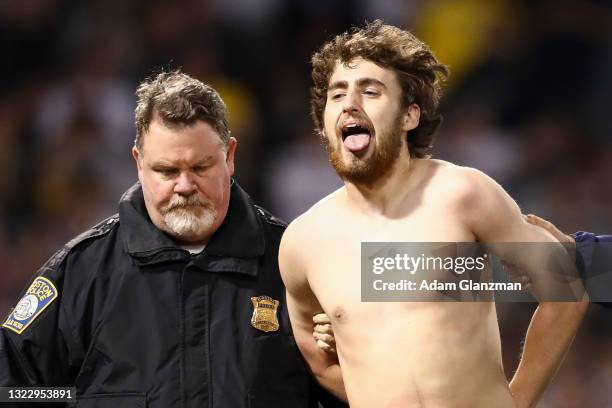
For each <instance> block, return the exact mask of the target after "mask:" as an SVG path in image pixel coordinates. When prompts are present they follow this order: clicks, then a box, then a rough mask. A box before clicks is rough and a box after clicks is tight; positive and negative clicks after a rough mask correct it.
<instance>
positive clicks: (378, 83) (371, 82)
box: [357, 78, 387, 89]
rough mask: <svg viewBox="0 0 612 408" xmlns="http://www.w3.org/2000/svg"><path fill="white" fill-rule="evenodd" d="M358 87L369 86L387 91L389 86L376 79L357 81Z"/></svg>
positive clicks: (360, 79)
mask: <svg viewBox="0 0 612 408" xmlns="http://www.w3.org/2000/svg"><path fill="white" fill-rule="evenodd" d="M357 85H358V86H361V87H363V86H368V85H376V86H379V87H381V88H383V89H387V85H385V84H384V83H383V82H382V81H379V80H378V79H375V78H359V79H358V80H357Z"/></svg>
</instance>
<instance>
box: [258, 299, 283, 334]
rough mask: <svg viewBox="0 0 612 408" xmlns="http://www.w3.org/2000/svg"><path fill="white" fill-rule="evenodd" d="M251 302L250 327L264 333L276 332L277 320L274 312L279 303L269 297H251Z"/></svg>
mask: <svg viewBox="0 0 612 408" xmlns="http://www.w3.org/2000/svg"><path fill="white" fill-rule="evenodd" d="M251 302H253V317H252V318H251V325H252V326H253V327H254V328H256V329H258V330H261V331H264V332H266V333H267V332H273V331H277V330H278V327H279V326H278V319H277V318H276V311H277V310H278V305H279V302H278V300H274V299H272V298H271V297H269V296H257V297H252V298H251Z"/></svg>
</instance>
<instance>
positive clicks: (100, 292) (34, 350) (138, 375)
mask: <svg viewBox="0 0 612 408" xmlns="http://www.w3.org/2000/svg"><path fill="white" fill-rule="evenodd" d="M136 94H137V97H138V105H137V108H136V112H135V116H136V127H137V136H136V141H135V146H134V148H133V151H132V152H133V156H134V159H135V160H136V165H137V168H138V178H139V183H137V184H136V185H134V186H133V187H132V188H130V189H129V190H128V191H127V192H126V193H125V194H124V195H123V197H122V198H121V201H120V203H119V213H118V214H116V215H114V216H112V217H110V218H108V219H107V220H104V221H103V222H101V223H100V224H98V225H97V226H95V227H93V228H92V229H90V230H89V231H86V232H85V233H83V234H81V235H80V236H78V237H76V238H75V239H73V240H72V241H70V242H69V243H68V244H67V245H66V246H65V247H64V248H63V249H61V250H60V251H59V252H57V253H56V254H55V255H53V256H52V257H51V259H49V260H48V261H47V263H45V264H44V265H43V267H42V268H41V269H40V270H39V271H38V273H37V274H36V276H35V277H34V278H33V279H32V281H31V282H30V284H29V286H28V287H27V289H26V290H25V292H24V293H23V294H22V297H21V300H20V301H19V302H18V303H17V305H16V306H15V308H14V309H13V310H12V311H11V313H10V314H9V316H8V317H7V318H6V320H5V321H4V322H3V324H2V328H1V331H0V386H73V385H74V386H75V387H76V391H77V396H78V405H77V406H78V407H100V408H105V407H113V408H121V407H150V408H157V407H159V408H168V407H181V408H188V407H211V408H213V407H214V408H221V407H231V408H241V407H245V408H246V407H251V408H255V407H274V408H285V407H286V408H300V407H314V406H317V403H316V398H315V396H314V388H313V384H312V380H311V377H310V375H309V373H308V371H307V369H306V368H305V365H304V362H303V360H302V358H301V356H300V354H299V351H298V349H297V348H296V345H295V342H294V339H293V337H292V333H291V326H290V323H289V320H288V316H287V312H286V303H285V291H284V287H283V284H282V281H281V278H280V274H279V270H278V264H277V255H278V245H279V241H280V238H281V235H282V233H283V231H284V229H285V224H284V223H283V222H281V221H279V220H278V219H276V218H275V217H273V216H272V215H270V214H269V213H268V212H266V211H265V210H263V209H262V208H260V207H258V206H257V205H255V204H253V202H252V201H251V199H250V198H249V196H248V195H247V194H246V193H245V192H244V190H242V189H241V188H240V186H239V185H238V183H236V182H234V181H233V179H232V175H233V173H234V154H235V152H236V140H235V139H234V138H233V137H230V132H229V130H228V124H227V111H226V107H225V104H224V103H223V101H222V100H221V98H220V97H219V95H218V94H217V92H216V91H215V90H214V89H212V88H211V87H209V86H207V85H204V84H203V83H201V82H200V81H198V80H195V79H193V78H191V77H189V76H187V75H186V74H184V73H181V72H178V71H175V72H171V73H161V74H159V75H158V76H156V77H155V78H153V79H151V80H148V81H145V82H143V83H142V84H141V85H140V86H139V88H138V90H137V93H136ZM313 341H314V340H313ZM35 406H38V405H37V404H35Z"/></svg>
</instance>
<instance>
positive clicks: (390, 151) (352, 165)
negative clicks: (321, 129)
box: [322, 116, 404, 186]
mask: <svg viewBox="0 0 612 408" xmlns="http://www.w3.org/2000/svg"><path fill="white" fill-rule="evenodd" d="M403 135H404V132H403V131H402V129H401V117H400V116H398V117H397V118H396V120H395V121H394V123H393V124H392V126H390V127H389V128H387V129H385V130H384V131H382V132H381V133H380V134H377V135H375V137H376V145H375V146H373V148H374V151H373V152H372V153H371V155H370V157H368V158H367V159H361V158H359V157H358V156H353V157H351V159H350V160H349V161H348V162H345V161H344V159H343V157H342V145H341V144H340V145H338V146H337V147H335V148H334V147H332V146H331V145H330V143H329V140H328V139H327V137H325V136H323V137H322V139H323V142H324V144H325V147H326V149H327V153H328V155H329V161H330V163H331V165H332V166H333V167H334V169H335V170H336V173H338V175H339V176H340V178H342V179H343V180H345V181H348V182H350V183H354V184H361V185H367V186H371V185H372V184H374V183H376V182H377V181H380V180H381V179H383V178H384V177H385V176H386V175H388V174H389V173H390V172H391V169H392V168H393V165H394V164H395V161H396V160H397V158H398V157H399V155H400V152H401V150H402V136H403ZM341 143H342V142H341ZM370 143H374V140H373V139H372V140H370ZM368 148H370V147H369V146H368Z"/></svg>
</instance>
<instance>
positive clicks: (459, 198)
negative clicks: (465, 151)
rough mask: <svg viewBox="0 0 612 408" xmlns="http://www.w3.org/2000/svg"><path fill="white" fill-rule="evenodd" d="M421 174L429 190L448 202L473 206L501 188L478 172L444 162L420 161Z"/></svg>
mask: <svg viewBox="0 0 612 408" xmlns="http://www.w3.org/2000/svg"><path fill="white" fill-rule="evenodd" d="M421 162H422V163H420V165H421V166H422V167H423V173H425V174H426V175H427V178H428V179H429V180H430V183H431V188H432V189H433V190H434V191H436V192H438V193H440V194H443V195H444V198H445V200H446V201H448V202H454V203H457V204H474V203H475V202H477V201H478V200H480V199H482V198H483V197H484V196H486V195H487V194H489V193H491V192H494V191H495V190H497V189H500V188H501V187H500V186H499V185H498V184H497V183H496V182H495V181H494V180H493V179H491V178H490V177H489V176H487V175H486V174H485V173H483V172H482V171H480V170H477V169H474V168H471V167H463V166H459V165H456V164H453V163H450V162H447V161H444V160H434V159H428V160H421Z"/></svg>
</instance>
